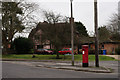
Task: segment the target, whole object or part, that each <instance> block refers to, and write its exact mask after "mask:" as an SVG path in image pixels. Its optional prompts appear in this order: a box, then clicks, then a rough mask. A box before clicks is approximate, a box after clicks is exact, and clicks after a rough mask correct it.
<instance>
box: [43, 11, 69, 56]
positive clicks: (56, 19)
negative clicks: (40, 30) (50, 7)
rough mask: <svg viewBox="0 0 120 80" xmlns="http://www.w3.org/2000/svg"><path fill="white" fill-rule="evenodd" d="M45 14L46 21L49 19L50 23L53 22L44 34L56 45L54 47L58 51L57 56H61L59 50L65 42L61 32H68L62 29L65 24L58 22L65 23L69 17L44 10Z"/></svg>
mask: <svg viewBox="0 0 120 80" xmlns="http://www.w3.org/2000/svg"><path fill="white" fill-rule="evenodd" d="M43 15H44V18H45V21H47V22H48V23H49V24H51V25H50V26H49V28H47V29H46V31H47V30H48V29H49V30H48V31H47V32H44V34H47V35H48V38H49V40H50V42H51V43H52V44H53V45H54V47H55V49H56V53H57V56H56V58H59V54H58V52H57V51H58V49H59V48H60V45H61V44H62V42H63V35H61V32H63V33H65V34H67V33H66V32H64V30H63V29H62V28H64V26H65V25H64V24H58V23H63V22H64V23H67V22H68V17H64V16H62V15H61V14H55V13H54V12H53V11H43ZM66 25H68V24H66ZM66 28H67V27H66ZM60 31H61V32H60ZM66 37H67V36H66ZM64 38H65V37H64Z"/></svg>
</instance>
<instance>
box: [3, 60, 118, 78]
mask: <svg viewBox="0 0 120 80" xmlns="http://www.w3.org/2000/svg"><path fill="white" fill-rule="evenodd" d="M2 77H3V78H118V73H93V72H82V71H73V70H61V69H60V70H59V69H51V68H43V67H35V66H29V65H22V64H15V63H11V62H9V61H8V62H2Z"/></svg>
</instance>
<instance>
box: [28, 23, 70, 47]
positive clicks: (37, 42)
mask: <svg viewBox="0 0 120 80" xmlns="http://www.w3.org/2000/svg"><path fill="white" fill-rule="evenodd" d="M55 27H57V28H55ZM69 27H70V24H69V23H56V24H55V25H54V24H50V23H47V22H46V21H44V22H40V23H38V25H37V26H36V28H34V29H32V31H31V33H30V34H29V37H28V38H30V39H32V40H33V42H34V46H35V47H34V49H39V48H43V49H54V45H52V43H51V42H50V40H51V41H52V40H54V41H55V36H56V35H57V36H59V37H60V38H61V36H62V38H61V40H62V41H63V42H62V41H61V40H60V42H62V43H60V44H61V45H59V46H63V45H65V44H68V43H69V42H70V28H69ZM56 30H57V31H56ZM53 32H56V34H55V33H53ZM45 33H47V35H45ZM51 33H52V34H51ZM62 33H64V35H68V36H64V35H63V34H62ZM48 34H49V35H48ZM50 36H52V38H51V37H50ZM48 37H50V38H49V40H48ZM63 37H64V38H63ZM67 39H68V40H67ZM57 40H59V39H57ZM64 40H66V42H65V41H64Z"/></svg>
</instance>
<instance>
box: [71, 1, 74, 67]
mask: <svg viewBox="0 0 120 80" xmlns="http://www.w3.org/2000/svg"><path fill="white" fill-rule="evenodd" d="M72 1H73V0H70V2H71V4H70V5H71V19H70V22H71V48H72V66H74V33H73V31H74V28H73V22H74V20H73V9H72Z"/></svg>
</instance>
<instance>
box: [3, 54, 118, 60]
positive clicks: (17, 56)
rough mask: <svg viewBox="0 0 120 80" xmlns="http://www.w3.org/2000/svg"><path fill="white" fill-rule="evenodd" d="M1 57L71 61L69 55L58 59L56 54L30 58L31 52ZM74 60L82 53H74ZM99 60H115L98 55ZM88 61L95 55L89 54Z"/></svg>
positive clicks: (80, 57)
mask: <svg viewBox="0 0 120 80" xmlns="http://www.w3.org/2000/svg"><path fill="white" fill-rule="evenodd" d="M2 58H3V59H30V60H60V61H71V58H72V56H71V55H65V56H64V55H60V58H59V59H56V55H36V57H35V58H32V55H31V54H20V55H15V54H9V55H2ZM74 59H75V61H82V55H74ZM99 60H100V61H115V60H116V59H114V58H111V57H108V56H105V55H99ZM89 61H95V55H89Z"/></svg>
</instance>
